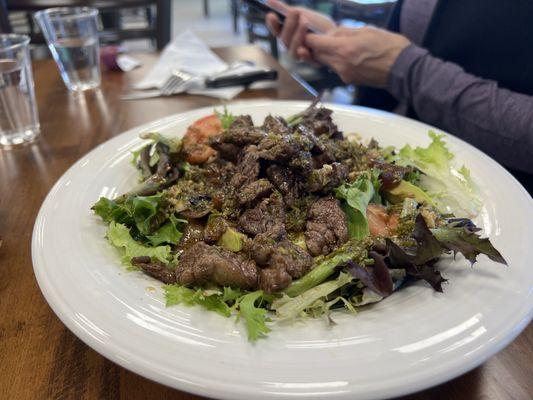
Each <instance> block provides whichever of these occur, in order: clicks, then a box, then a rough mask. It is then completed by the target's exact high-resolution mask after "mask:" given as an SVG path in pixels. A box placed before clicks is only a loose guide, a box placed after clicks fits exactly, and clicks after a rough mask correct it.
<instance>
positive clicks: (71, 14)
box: [35, 7, 100, 91]
mask: <svg viewBox="0 0 533 400" xmlns="http://www.w3.org/2000/svg"><path fill="white" fill-rule="evenodd" d="M35 19H36V21H37V23H38V24H39V27H40V28H41V31H42V32H43V35H44V37H45V39H46V42H47V43H48V47H49V48H50V51H51V52H52V55H53V56H54V60H55V61H56V63H57V66H58V68H59V71H60V72H61V77H62V78H63V81H64V82H65V85H66V86H67V88H69V89H70V90H74V91H80V90H87V89H93V88H96V87H98V86H99V85H100V47H99V44H98V10H96V9H95V8H91V7H62V8H61V7H60V8H48V9H46V10H41V11H39V12H37V13H35Z"/></svg>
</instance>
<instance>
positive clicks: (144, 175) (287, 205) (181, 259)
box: [93, 104, 505, 341]
mask: <svg viewBox="0 0 533 400" xmlns="http://www.w3.org/2000/svg"><path fill="white" fill-rule="evenodd" d="M429 135H430V137H431V140H432V141H431V144H430V145H429V146H428V147H426V148H421V147H416V148H412V147H410V146H409V145H406V146H404V147H403V148H401V149H394V148H392V147H381V146H380V145H379V144H378V143H377V142H376V141H375V140H372V141H370V143H368V144H367V145H364V144H363V143H361V142H360V141H357V140H349V139H347V138H346V137H345V136H344V135H343V133H342V132H341V131H339V129H338V127H337V126H336V124H335V123H334V121H333V119H332V111H331V110H329V109H327V108H322V107H318V106H317V104H311V106H310V107H309V108H308V109H306V110H304V111H303V112H301V113H298V114H296V115H292V116H290V117H288V118H282V117H279V116H272V115H269V116H267V117H266V118H265V120H264V121H262V123H261V125H255V124H254V122H253V121H252V118H251V117H250V116H249V115H238V116H235V115H232V114H230V113H229V112H228V111H227V110H226V109H224V112H223V113H218V112H216V113H215V114H213V115H209V116H206V117H204V118H202V119H200V120H198V121H196V122H194V123H193V124H192V125H191V126H189V128H188V129H187V132H186V134H185V135H184V136H183V139H177V138H169V137H164V136H161V135H160V134H158V133H153V132H151V133H146V134H143V135H142V138H143V139H146V141H147V142H146V144H145V145H144V146H143V147H142V148H140V149H139V150H137V151H135V152H134V154H133V164H134V165H135V167H136V168H137V169H138V170H139V174H140V180H139V181H140V182H139V184H138V185H137V186H135V187H133V188H132V189H131V190H130V191H129V192H128V193H125V194H123V195H121V196H119V197H117V198H115V199H108V198H104V197H102V198H100V200H99V201H98V202H97V203H96V204H95V205H94V206H93V210H94V212H95V213H96V214H97V215H98V216H100V217H101V218H102V219H103V220H104V221H105V222H106V223H108V229H107V239H108V240H109V242H110V243H111V244H112V245H113V246H115V247H117V248H118V249H119V251H120V252H121V254H122V255H123V263H124V264H126V265H128V266H129V268H132V269H138V270H140V271H143V272H144V273H146V274H148V275H150V276H152V277H153V278H155V279H157V280H159V281H161V282H163V283H164V284H165V285H164V290H165V295H166V302H167V306H171V305H174V304H184V305H195V304H196V305H201V306H203V307H205V308H207V309H209V310H212V311H215V312H217V313H219V314H221V315H223V316H226V317H229V316H231V315H235V316H237V318H240V319H242V320H244V322H245V324H246V327H247V331H248V338H249V340H252V341H253V340H256V339H258V338H261V337H264V336H265V335H266V334H267V333H268V332H269V331H270V328H271V326H270V325H271V324H270V323H269V322H270V321H271V317H273V316H274V315H275V316H276V317H277V319H283V320H290V319H295V318H301V317H305V316H312V317H317V316H326V317H327V320H328V321H330V322H331V323H332V322H333V319H332V318H331V314H332V310H335V309H347V310H349V311H351V312H354V313H355V312H356V309H357V307H360V306H362V305H365V304H369V303H374V302H378V301H380V300H382V299H384V298H386V297H388V296H390V295H391V294H392V293H393V292H394V291H395V290H398V289H400V288H401V287H402V286H404V285H405V284H406V283H408V282H409V281H414V280H422V281H425V282H427V284H428V285H430V286H431V287H432V288H433V289H434V290H437V291H439V292H440V291H442V283H443V282H444V281H445V279H444V278H443V276H442V275H441V274H440V272H439V270H438V261H439V260H440V259H441V258H442V257H444V256H445V255H446V254H450V253H453V255H454V256H455V255H456V253H461V254H462V255H463V256H464V257H465V258H466V259H467V260H469V261H470V262H471V263H472V264H473V263H474V262H475V261H476V258H477V257H478V255H480V254H484V255H486V256H487V257H489V258H490V259H491V260H494V261H496V262H499V263H505V260H504V259H503V257H502V256H501V254H500V253H499V252H498V251H497V250H496V249H495V248H494V247H493V246H492V244H491V243H490V241H489V239H487V238H482V237H481V236H480V235H479V230H480V229H479V228H477V227H476V225H475V224H474V223H473V222H472V220H471V218H472V217H474V216H475V215H476V213H477V212H478V210H479V208H480V202H479V200H478V198H477V196H476V187H475V185H474V183H473V182H472V180H471V178H470V175H469V172H468V170H467V169H466V168H464V167H463V168H461V169H455V168H454V166H453V164H452V159H453V154H451V153H450V152H449V151H448V149H447V147H446V145H445V143H444V141H443V140H442V136H439V135H436V134H435V133H433V132H430V133H429Z"/></svg>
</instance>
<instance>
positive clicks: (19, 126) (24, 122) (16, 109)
mask: <svg viewBox="0 0 533 400" xmlns="http://www.w3.org/2000/svg"><path fill="white" fill-rule="evenodd" d="M29 43H30V38H29V37H28V36H25V35H0V146H7V147H9V146H12V145H16V144H21V143H25V142H29V141H31V140H33V139H34V138H35V137H36V136H37V135H38V134H39V118H38V116H37V105H36V104H35V91H34V88H33V75H32V70H31V59H30V52H29V46H28V45H29Z"/></svg>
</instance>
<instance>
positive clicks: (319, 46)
mask: <svg viewBox="0 0 533 400" xmlns="http://www.w3.org/2000/svg"><path fill="white" fill-rule="evenodd" d="M338 40H339V39H338V38H337V37H335V36H332V35H330V34H327V35H316V34H314V33H310V34H308V35H306V36H305V45H306V46H307V47H309V48H310V49H311V50H312V51H313V54H315V55H316V54H332V53H333V52H334V51H335V48H336V45H337V43H338Z"/></svg>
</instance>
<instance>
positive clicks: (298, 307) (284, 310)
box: [272, 272, 353, 319]
mask: <svg viewBox="0 0 533 400" xmlns="http://www.w3.org/2000/svg"><path fill="white" fill-rule="evenodd" d="M352 280H353V277H352V276H351V275H349V274H346V273H344V272H341V273H340V274H339V276H338V278H337V279H335V280H332V281H327V282H324V283H321V284H320V285H317V286H315V287H313V288H311V289H309V290H306V291H305V292H303V293H302V294H300V295H298V296H296V297H294V298H292V299H290V300H288V301H287V300H286V299H285V300H284V301H283V303H282V305H280V306H279V307H278V306H277V303H276V301H274V302H273V303H272V308H273V309H275V310H276V315H277V316H278V317H279V318H280V319H292V318H296V317H298V316H299V315H300V314H301V313H302V312H303V311H304V310H306V309H307V308H308V307H310V306H311V305H313V304H314V303H315V302H316V301H317V300H319V299H324V297H325V296H327V295H328V294H330V293H332V292H334V291H335V290H337V289H339V288H341V287H342V286H344V285H346V284H348V283H350V282H351V281H352Z"/></svg>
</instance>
